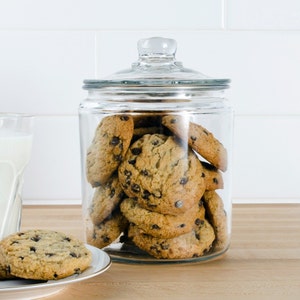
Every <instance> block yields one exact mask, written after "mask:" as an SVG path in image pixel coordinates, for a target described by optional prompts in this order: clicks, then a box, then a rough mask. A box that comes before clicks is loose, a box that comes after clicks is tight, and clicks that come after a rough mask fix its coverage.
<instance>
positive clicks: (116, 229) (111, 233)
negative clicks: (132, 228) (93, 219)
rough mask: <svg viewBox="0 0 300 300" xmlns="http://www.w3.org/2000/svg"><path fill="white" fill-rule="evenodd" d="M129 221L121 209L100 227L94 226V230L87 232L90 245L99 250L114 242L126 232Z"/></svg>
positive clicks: (99, 225)
mask: <svg viewBox="0 0 300 300" xmlns="http://www.w3.org/2000/svg"><path fill="white" fill-rule="evenodd" d="M127 225H128V221H127V220H126V218H125V217H124V216H123V215H122V214H121V212H120V211H119V209H117V210H115V211H114V212H113V213H112V215H111V216H109V217H108V218H107V219H105V220H104V221H103V222H102V223H100V224H98V225H95V224H94V225H93V228H92V230H88V231H87V242H88V244H90V245H92V246H95V247H97V248H100V249H101V248H103V247H105V246H107V245H109V244H111V243H112V242H114V241H115V240H116V239H117V238H118V237H119V236H120V235H121V233H122V232H124V231H125V229H126V227H127Z"/></svg>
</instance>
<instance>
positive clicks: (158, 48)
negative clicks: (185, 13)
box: [138, 37, 177, 57]
mask: <svg viewBox="0 0 300 300" xmlns="http://www.w3.org/2000/svg"><path fill="white" fill-rule="evenodd" d="M176 50H177V43H176V41H175V40H173V39H167V38H162V37H152V38H148V39H141V40H139V41H138V52H139V56H140V57H141V56H172V57H174V56H175V53H176Z"/></svg>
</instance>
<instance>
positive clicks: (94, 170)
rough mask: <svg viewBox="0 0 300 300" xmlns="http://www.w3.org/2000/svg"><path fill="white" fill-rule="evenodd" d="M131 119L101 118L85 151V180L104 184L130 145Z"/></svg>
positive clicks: (120, 116) (124, 116)
mask: <svg viewBox="0 0 300 300" xmlns="http://www.w3.org/2000/svg"><path fill="white" fill-rule="evenodd" d="M132 135H133V119H132V117H131V116H127V115H113V116H108V117H105V118H103V119H102V121H101V122H100V124H99V125H98V127H97V129H96V132H95V136H94V139H93V141H92V144H91V146H90V147H89V148H88V151H87V159H86V172H87V180H88V182H89V183H90V184H91V185H92V186H93V187H96V186H99V185H101V184H105V183H106V182H107V181H108V180H109V178H110V177H111V175H112V174H113V173H114V172H115V171H116V169H117V168H118V166H119V164H120V163H121V161H122V160H123V158H124V155H125V153H126V151H127V149H128V147H129V145H130V142H131V139H132Z"/></svg>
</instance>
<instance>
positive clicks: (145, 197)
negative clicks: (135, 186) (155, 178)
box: [142, 190, 151, 200]
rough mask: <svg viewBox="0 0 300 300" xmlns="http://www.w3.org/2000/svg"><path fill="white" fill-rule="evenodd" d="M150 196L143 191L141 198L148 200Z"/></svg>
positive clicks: (147, 192)
mask: <svg viewBox="0 0 300 300" xmlns="http://www.w3.org/2000/svg"><path fill="white" fill-rule="evenodd" d="M150 195H151V193H150V192H149V191H147V190H144V191H143V194H142V198H143V199H146V200H148V199H149V197H150Z"/></svg>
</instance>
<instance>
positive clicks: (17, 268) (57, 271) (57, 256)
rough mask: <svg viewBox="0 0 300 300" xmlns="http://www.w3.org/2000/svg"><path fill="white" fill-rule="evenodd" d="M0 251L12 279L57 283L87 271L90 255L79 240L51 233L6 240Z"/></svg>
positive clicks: (28, 233) (33, 232) (24, 234)
mask: <svg viewBox="0 0 300 300" xmlns="http://www.w3.org/2000/svg"><path fill="white" fill-rule="evenodd" d="M0 249H1V252H2V255H3V257H4V259H5V268H6V270H8V272H9V274H10V275H13V276H16V277H21V278H26V279H34V280H54V279H61V278H65V277H67V276H70V275H73V274H79V273H81V272H82V271H84V270H85V269H87V268H88V267H89V266H90V264H91V261H92V254H91V252H90V251H89V250H88V249H87V248H86V247H85V245H84V243H83V242H81V241H80V240H78V239H76V238H74V237H72V236H69V235H66V234H64V233H60V232H56V231H51V230H27V231H22V232H18V233H15V234H12V235H9V236H8V237H6V238H4V239H3V240H2V241H1V242H0Z"/></svg>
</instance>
